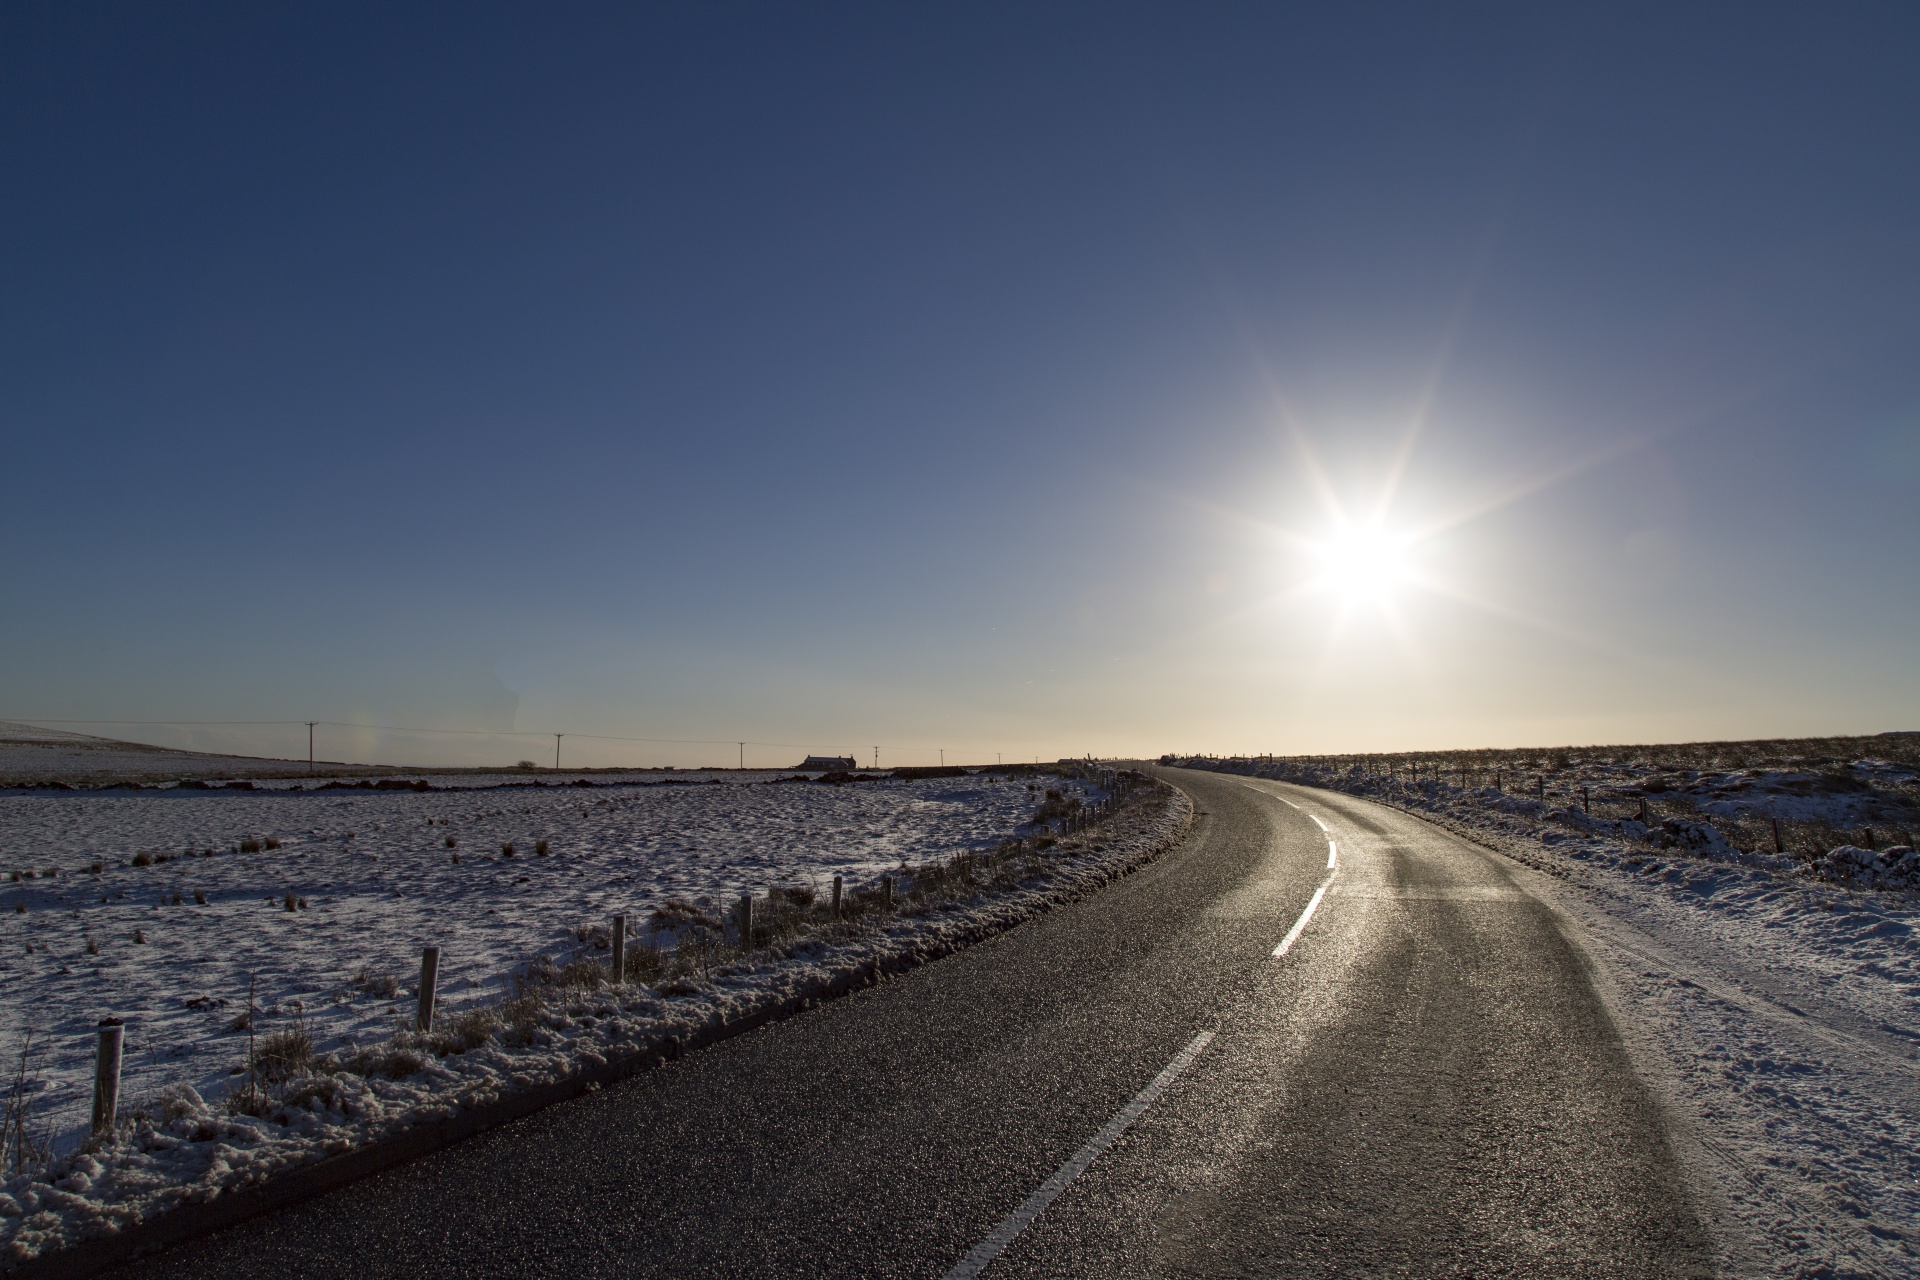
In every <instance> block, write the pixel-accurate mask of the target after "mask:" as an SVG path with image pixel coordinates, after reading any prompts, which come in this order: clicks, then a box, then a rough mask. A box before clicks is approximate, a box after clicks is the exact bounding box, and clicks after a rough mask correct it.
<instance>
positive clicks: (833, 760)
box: [794, 756, 859, 773]
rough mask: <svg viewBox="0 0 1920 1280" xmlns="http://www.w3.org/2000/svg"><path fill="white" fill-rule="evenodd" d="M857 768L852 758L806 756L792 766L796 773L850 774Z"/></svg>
mask: <svg viewBox="0 0 1920 1280" xmlns="http://www.w3.org/2000/svg"><path fill="white" fill-rule="evenodd" d="M858 767H859V766H858V765H856V764H855V763H854V762H853V757H852V756H808V757H807V758H806V759H805V760H802V761H801V762H800V763H799V764H798V765H796V766H794V771H795V772H796V773H852V772H853V771H854V770H855V769H856V768H858Z"/></svg>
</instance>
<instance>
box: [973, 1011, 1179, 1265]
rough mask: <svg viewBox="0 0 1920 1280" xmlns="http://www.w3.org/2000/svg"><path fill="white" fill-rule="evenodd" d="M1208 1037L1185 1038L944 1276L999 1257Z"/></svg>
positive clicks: (1176, 1074)
mask: <svg viewBox="0 0 1920 1280" xmlns="http://www.w3.org/2000/svg"><path fill="white" fill-rule="evenodd" d="M1211 1039H1213V1032H1211V1031H1202V1032H1201V1033H1200V1034H1199V1035H1197V1036H1195V1037H1194V1038H1193V1039H1191V1040H1189V1041H1187V1047H1186V1048H1184V1049H1182V1050H1181V1051H1180V1052H1179V1053H1178V1054H1176V1055H1174V1059H1173V1061H1172V1062H1169V1063H1168V1064H1167V1066H1166V1069H1165V1070H1164V1071H1162V1072H1161V1073H1160V1074H1159V1075H1157V1076H1155V1077H1154V1078H1153V1083H1152V1084H1150V1085H1148V1086H1147V1087H1146V1088H1144V1089H1142V1090H1141V1091H1140V1092H1139V1093H1136V1094H1135V1095H1134V1096H1133V1101H1132V1102H1129V1103H1128V1104H1127V1105H1126V1106H1124V1107H1122V1108H1120V1110H1119V1111H1118V1112H1117V1113H1116V1114H1115V1115H1114V1117H1113V1119H1111V1120H1109V1121H1107V1127H1106V1128H1104V1129H1102V1130H1101V1131H1100V1132H1099V1133H1096V1134H1094V1135H1093V1139H1092V1140H1091V1141H1090V1142H1088V1143H1087V1145H1086V1146H1084V1147H1082V1148H1080V1149H1079V1150H1078V1151H1076V1152H1074V1153H1073V1159H1071V1160H1069V1161H1067V1162H1066V1163H1065V1164H1063V1165H1061V1166H1060V1167H1059V1168H1058V1169H1055V1170H1054V1171H1053V1176H1052V1177H1051V1178H1048V1179H1047V1180H1046V1181H1045V1182H1043V1183H1041V1184H1040V1189H1039V1190H1038V1191H1035V1192H1034V1193H1033V1194H1032V1195H1030V1196H1028V1197H1027V1201H1026V1203H1025V1204H1023V1205H1021V1206H1020V1207H1019V1208H1018V1209H1015V1210H1014V1211H1013V1212H1012V1213H1010V1214H1008V1215H1007V1216H1006V1217H1005V1218H1004V1219H1002V1220H1001V1222H1000V1225H999V1226H997V1227H995V1228H994V1229H993V1230H992V1231H990V1232H988V1233H987V1238H986V1239H984V1240H982V1241H981V1242H980V1243H979V1244H977V1245H975V1246H973V1251H972V1252H971V1253H969V1254H967V1256H966V1257H964V1258H962V1259H960V1261H959V1262H958V1263H957V1264H955V1266H954V1268H953V1270H951V1271H949V1272H947V1277H946V1280H973V1277H975V1276H977V1275H979V1274H980V1272H981V1270H982V1269H983V1268H984V1267H985V1266H986V1265H987V1264H988V1263H989V1262H992V1261H993V1260H994V1259H995V1258H997V1257H999V1256H1000V1251H1001V1250H1002V1249H1005V1248H1006V1247H1007V1246H1008V1245H1010V1244H1012V1243H1013V1238H1014V1237H1015V1236H1017V1235H1019V1234H1020V1233H1021V1232H1022V1231H1025V1230H1026V1229H1027V1224H1028V1223H1030V1222H1032V1221H1033V1220H1034V1219H1035V1218H1037V1217H1039V1216H1040V1215H1041V1213H1042V1212H1044V1211H1045V1209H1046V1207H1047V1206H1048V1205H1050V1204H1052V1203H1053V1198H1054V1197H1055V1196H1057V1195H1059V1194H1060V1193H1061V1192H1062V1191H1065V1190H1066V1189H1067V1184H1068V1183H1070V1182H1072V1181H1073V1180H1074V1179H1075V1178H1077V1177H1079V1176H1080V1175H1081V1174H1082V1173H1084V1172H1086V1168H1087V1166H1088V1165H1090V1164H1092V1163H1093V1162H1094V1160H1095V1158H1097V1157H1098V1156H1099V1154H1100V1153H1101V1152H1102V1151H1105V1150H1106V1149H1107V1148H1108V1147H1110V1146H1112V1145H1113V1144H1114V1143H1115V1142H1116V1141H1117V1140H1118V1139H1119V1137H1120V1135H1121V1134H1123V1133H1125V1132H1126V1131H1127V1126H1128V1125H1130V1124H1132V1123H1133V1122H1134V1121H1135V1120H1138V1119H1139V1118H1140V1113H1141V1112H1143V1111H1145V1110H1146V1109H1147V1108H1148V1107H1150V1106H1152V1105H1153V1100H1154V1099H1155V1098H1157V1097H1159V1096H1160V1095H1161V1094H1162V1093H1164V1092H1166V1088H1167V1086H1168V1085H1170V1084H1172V1083H1173V1082H1174V1081H1175V1080H1176V1079H1178V1078H1179V1075H1180V1073H1181V1072H1182V1071H1185V1070H1186V1069H1187V1068H1188V1067H1189V1066H1190V1065H1192V1063H1193V1060H1194V1059H1195V1058H1197V1057H1199V1056H1200V1051H1201V1050H1202V1049H1204V1048H1206V1047H1207V1042H1208V1041H1209V1040H1211Z"/></svg>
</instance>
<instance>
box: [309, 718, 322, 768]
mask: <svg viewBox="0 0 1920 1280" xmlns="http://www.w3.org/2000/svg"><path fill="white" fill-rule="evenodd" d="M318 723H320V722H319V721H317V720H309V721H307V772H308V773H312V772H313V726H314V725H316V724H318Z"/></svg>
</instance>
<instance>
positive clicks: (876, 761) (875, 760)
mask: <svg viewBox="0 0 1920 1280" xmlns="http://www.w3.org/2000/svg"><path fill="white" fill-rule="evenodd" d="M873 767H874V768H876V769H878V768H879V767H880V748H878V747H875V748H874V749H873Z"/></svg>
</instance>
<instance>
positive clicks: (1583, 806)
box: [1580, 787, 1593, 817]
mask: <svg viewBox="0 0 1920 1280" xmlns="http://www.w3.org/2000/svg"><path fill="white" fill-rule="evenodd" d="M1580 811H1581V812H1582V813H1584V814H1586V815H1587V816H1588V817H1592V816H1593V805H1592V803H1591V802H1590V801H1589V800H1588V799H1587V789H1586V788H1585V787H1582V788H1580Z"/></svg>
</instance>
